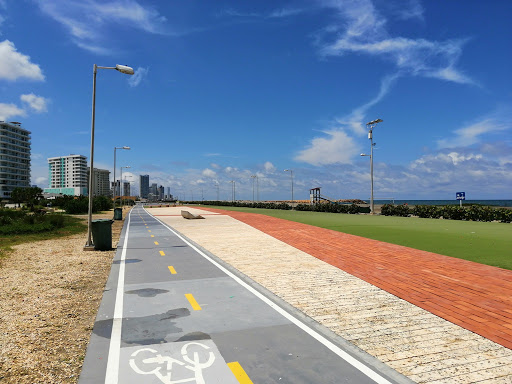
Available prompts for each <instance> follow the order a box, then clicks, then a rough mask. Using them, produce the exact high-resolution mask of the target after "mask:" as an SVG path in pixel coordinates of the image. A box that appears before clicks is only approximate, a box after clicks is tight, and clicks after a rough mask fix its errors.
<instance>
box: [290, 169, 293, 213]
mask: <svg viewBox="0 0 512 384" xmlns="http://www.w3.org/2000/svg"><path fill="white" fill-rule="evenodd" d="M290 175H291V176H292V209H293V170H291V169H290Z"/></svg>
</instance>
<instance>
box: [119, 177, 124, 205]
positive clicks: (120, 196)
mask: <svg viewBox="0 0 512 384" xmlns="http://www.w3.org/2000/svg"><path fill="white" fill-rule="evenodd" d="M120 169H121V176H120V177H119V206H120V207H121V208H123V198H122V196H123V189H122V187H121V184H122V182H123V167H121V168H120Z"/></svg>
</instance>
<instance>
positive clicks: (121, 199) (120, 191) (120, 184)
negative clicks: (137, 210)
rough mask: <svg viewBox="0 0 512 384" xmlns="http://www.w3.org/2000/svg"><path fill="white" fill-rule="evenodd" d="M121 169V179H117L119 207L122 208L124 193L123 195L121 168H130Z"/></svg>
mask: <svg viewBox="0 0 512 384" xmlns="http://www.w3.org/2000/svg"><path fill="white" fill-rule="evenodd" d="M120 168H121V177H119V206H120V207H122V206H123V196H124V193H123V187H124V185H123V168H131V167H130V166H129V165H128V166H126V167H120Z"/></svg>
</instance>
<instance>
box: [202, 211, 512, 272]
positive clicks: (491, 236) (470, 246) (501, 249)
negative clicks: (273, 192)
mask: <svg viewBox="0 0 512 384" xmlns="http://www.w3.org/2000/svg"><path fill="white" fill-rule="evenodd" d="M205 208H208V206H205ZM212 208H219V209H228V210H233V211H240V212H249V213H261V214H264V215H268V216H273V217H278V218H281V219H286V220H291V221H297V222H299V223H305V224H310V225H315V226H317V227H322V228H328V229H332V230H335V231H340V232H344V233H350V234H352V235H357V236H362V237H367V238H370V239H375V240H381V241H385V242H388V243H393V244H399V245H405V246H407V247H411V248H416V249H422V250H425V251H429V252H434V253H439V254H441V255H446V256H453V257H458V258H460V259H465V260H471V261H475V262H478V263H482V264H487V265H492V266H495V267H500V268H505V269H511V270H512V224H504V223H485V222H475V221H458V220H439V219H420V218H415V217H392V216H370V215H348V214H339V213H323V212H301V211H281V210H273V209H257V208H238V207H212Z"/></svg>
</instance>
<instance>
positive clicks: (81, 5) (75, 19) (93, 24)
mask: <svg viewBox="0 0 512 384" xmlns="http://www.w3.org/2000/svg"><path fill="white" fill-rule="evenodd" d="M36 2H37V3H38V5H39V8H40V9H41V11H42V12H43V13H45V14H46V15H48V16H49V17H51V18H52V19H54V20H55V21H57V22H59V23H61V24H62V25H63V26H64V27H65V28H66V29H67V30H68V32H69V33H70V35H71V37H72V40H73V41H74V43H75V44H76V45H77V46H79V47H80V48H83V49H86V50H89V51H92V52H95V53H102V54H105V53H108V52H110V51H109V50H108V49H106V48H104V47H102V45H101V44H102V43H103V42H104V41H105V38H104V36H106V35H108V34H106V33H105V30H107V29H109V28H113V27H115V26H119V25H121V26H123V27H130V28H135V29H141V30H143V31H145V32H148V33H160V34H163V33H165V31H164V29H163V25H164V23H165V22H166V19H165V17H164V16H162V15H160V14H159V13H158V11H156V10H155V9H153V8H150V7H148V6H142V5H140V4H139V3H138V2H137V1H136V0H117V1H103V0H102V1H100V0H88V1H83V0H53V1H51V2H50V1H47V0H36Z"/></svg>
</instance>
